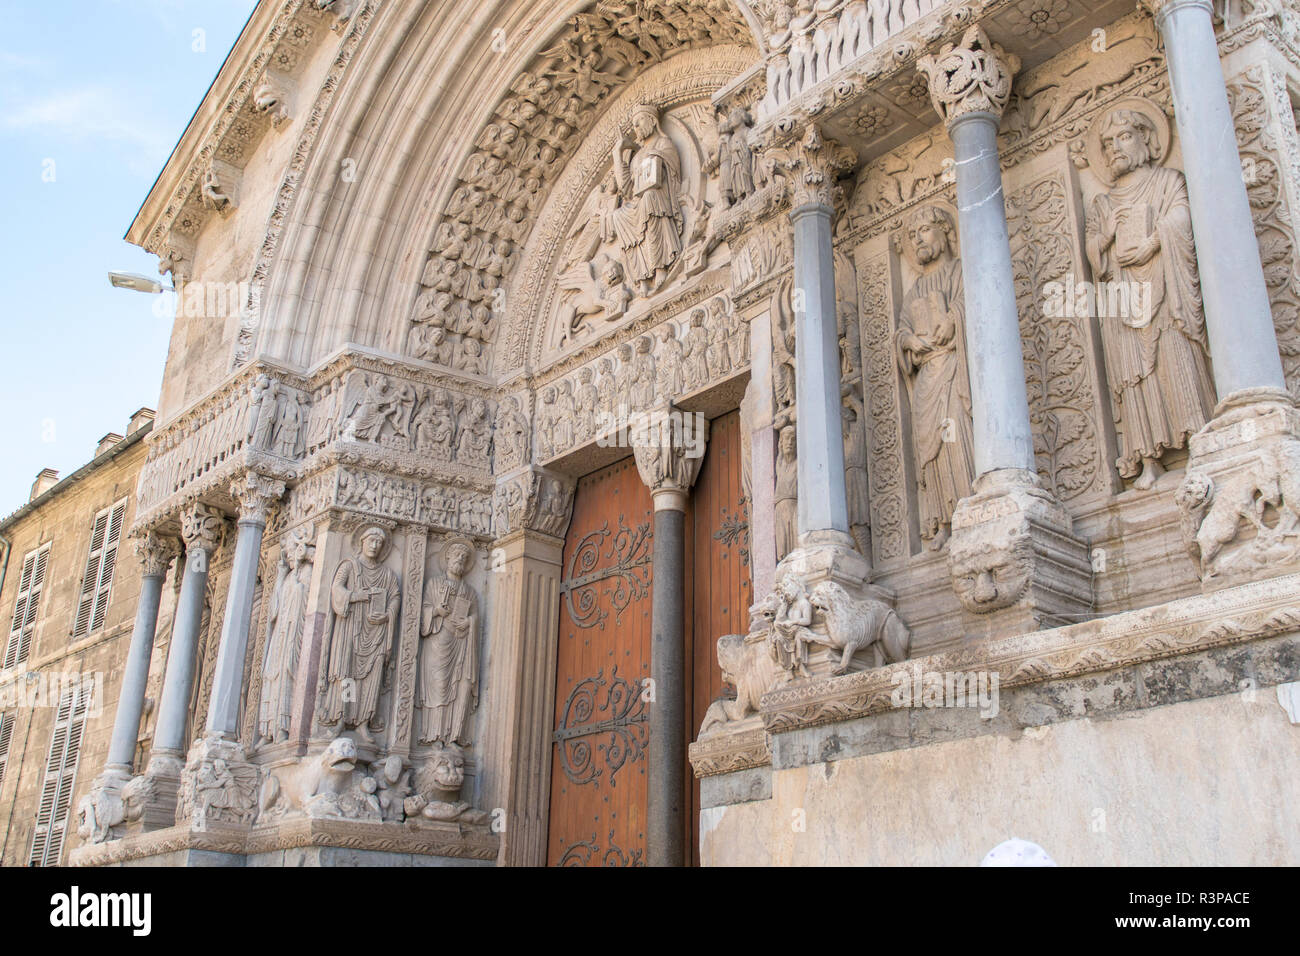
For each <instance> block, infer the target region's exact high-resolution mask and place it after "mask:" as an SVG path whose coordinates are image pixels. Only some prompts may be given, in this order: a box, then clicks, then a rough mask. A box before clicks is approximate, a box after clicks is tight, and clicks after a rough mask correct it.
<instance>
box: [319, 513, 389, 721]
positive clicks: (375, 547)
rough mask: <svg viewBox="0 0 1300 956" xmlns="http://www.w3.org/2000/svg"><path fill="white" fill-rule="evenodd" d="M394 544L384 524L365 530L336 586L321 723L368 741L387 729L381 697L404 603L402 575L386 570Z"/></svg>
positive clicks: (332, 592)
mask: <svg viewBox="0 0 1300 956" xmlns="http://www.w3.org/2000/svg"><path fill="white" fill-rule="evenodd" d="M390 543H391V542H390V539H389V536H388V532H387V531H385V530H384V529H383V528H381V527H379V526H378V525H370V526H368V527H366V528H363V529H362V531H361V534H360V537H359V541H358V545H359V547H358V553H357V556H356V558H355V559H352V560H345V561H343V562H342V563H341V564H340V565H339V567H338V570H337V571H335V572H334V580H333V582H332V583H331V585H330V610H331V611H332V612H333V622H332V625H331V628H330V641H329V664H328V667H327V669H326V671H325V687H324V688H323V695H322V701H321V716H320V722H321V723H322V724H324V725H325V726H327V727H332V726H334V725H336V724H339V723H342V724H343V726H344V727H347V728H355V729H356V730H357V731H358V733H359V734H360V735H361V737H362V738H364V739H367V740H370V739H373V738H371V731H379V730H383V729H384V722H383V718H382V717H381V716H380V714H379V697H380V694H381V693H382V691H383V684H384V671H385V669H386V668H387V665H388V658H389V656H390V654H391V653H392V648H393V641H394V636H395V635H396V633H397V624H398V619H399V616H398V607H399V605H400V604H401V600H402V591H401V581H400V580H399V578H398V576H397V572H395V571H393V570H391V569H389V568H387V567H385V566H384V558H385V557H386V556H387V553H388V550H389V546H390Z"/></svg>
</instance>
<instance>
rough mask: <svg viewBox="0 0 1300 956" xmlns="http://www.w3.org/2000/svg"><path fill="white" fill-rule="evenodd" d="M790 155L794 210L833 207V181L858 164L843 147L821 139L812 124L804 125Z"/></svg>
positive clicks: (854, 156) (820, 134)
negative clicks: (811, 205) (801, 134)
mask: <svg viewBox="0 0 1300 956" xmlns="http://www.w3.org/2000/svg"><path fill="white" fill-rule="evenodd" d="M791 152H792V154H793V155H792V157H791V162H790V167H791V170H792V172H793V175H792V176H791V182H792V183H793V186H794V197H793V198H794V203H793V205H794V208H795V209H798V208H799V207H800V206H806V205H810V204H813V203H819V204H821V205H823V206H831V207H834V206H835V180H837V179H839V178H840V177H841V176H843V175H844V174H845V173H847V172H848V171H849V170H851V169H852V168H853V166H854V164H855V163H856V162H857V161H858V157H857V154H856V153H855V152H854V151H853V150H851V149H850V148H849V147H847V146H843V145H841V144H839V143H836V142H834V141H833V140H828V139H824V138H823V137H822V133H821V130H820V129H818V128H817V124H816V123H810V124H808V131H807V132H806V133H805V134H804V138H803V139H802V140H800V142H799V145H798V146H797V147H795V148H794V149H793V150H792V151H791Z"/></svg>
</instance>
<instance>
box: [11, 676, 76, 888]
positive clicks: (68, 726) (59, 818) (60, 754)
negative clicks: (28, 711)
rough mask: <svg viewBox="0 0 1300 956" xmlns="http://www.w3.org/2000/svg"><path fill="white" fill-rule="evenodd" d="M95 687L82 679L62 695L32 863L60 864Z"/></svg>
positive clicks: (35, 832)
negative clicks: (87, 716)
mask: <svg viewBox="0 0 1300 956" xmlns="http://www.w3.org/2000/svg"><path fill="white" fill-rule="evenodd" d="M90 698H91V691H90V689H89V686H88V685H86V684H82V683H78V684H76V685H74V686H73V687H70V688H68V689H67V690H64V691H63V693H62V694H61V695H60V696H59V709H58V712H57V713H56V715H55V718H54V733H53V735H52V736H51V737H50V755H49V757H48V758H47V759H46V761H45V781H44V783H43V784H42V785H41V802H40V805H39V806H38V807H37V810H36V829H35V830H34V831H33V833H32V852H31V854H30V855H29V856H28V859H27V863H28V865H29V866H57V865H58V863H59V857H60V856H61V855H62V853H63V840H64V837H65V835H66V833H67V829H68V817H69V816H70V815H71V808H72V792H73V789H74V788H75V787H76V784H77V761H78V758H79V757H80V756H81V738H82V735H83V734H84V733H85V730H86V715H87V714H88V713H89V712H90V705H91V700H90Z"/></svg>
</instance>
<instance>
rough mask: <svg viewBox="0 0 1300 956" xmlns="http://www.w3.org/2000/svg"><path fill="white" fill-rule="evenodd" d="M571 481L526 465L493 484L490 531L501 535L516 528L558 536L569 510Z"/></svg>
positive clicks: (571, 500)
mask: <svg viewBox="0 0 1300 956" xmlns="http://www.w3.org/2000/svg"><path fill="white" fill-rule="evenodd" d="M573 493H574V482H573V480H572V479H570V478H565V477H563V476H561V475H558V474H554V473H552V472H548V471H546V470H545V469H542V468H529V469H526V470H524V471H521V472H518V473H517V474H514V475H511V476H509V477H508V478H506V479H504V480H503V481H502V482H501V483H500V484H499V485H497V489H496V496H495V501H494V503H493V516H494V521H493V533H494V535H495V536H496V537H497V538H503V537H505V536H506V535H508V534H512V533H514V532H516V531H524V530H527V531H538V532H541V533H542V534H549V535H553V536H556V537H558V536H560V535H563V534H564V530H565V528H567V527H568V524H569V516H570V514H571V512H572V509H573Z"/></svg>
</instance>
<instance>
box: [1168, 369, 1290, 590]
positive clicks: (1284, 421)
mask: <svg viewBox="0 0 1300 956" xmlns="http://www.w3.org/2000/svg"><path fill="white" fill-rule="evenodd" d="M1188 445H1189V450H1190V456H1189V459H1188V463H1187V473H1186V475H1185V476H1184V478H1183V483H1182V485H1181V486H1180V487H1179V489H1178V493H1177V496H1176V499H1175V500H1176V501H1177V502H1178V507H1179V510H1180V511H1181V512H1182V518H1183V522H1182V523H1183V535H1184V539H1185V540H1186V543H1187V549H1188V551H1189V553H1190V554H1191V556H1192V560H1193V561H1194V562H1195V563H1196V566H1197V571H1198V572H1199V574H1200V577H1201V586H1202V589H1203V590H1205V591H1207V592H1208V591H1217V590H1219V589H1221V588H1227V587H1232V586H1234V585H1237V584H1243V583H1245V582H1247V581H1252V580H1257V579H1259V578H1263V577H1277V576H1278V575H1282V574H1289V573H1292V572H1294V571H1296V570H1300V408H1297V405H1296V400H1295V398H1294V397H1293V396H1292V395H1291V394H1290V393H1289V392H1287V391H1285V390H1282V389H1276V388H1259V389H1248V390H1245V391H1240V392H1236V393H1234V394H1232V395H1229V396H1228V397H1227V398H1225V399H1224V400H1223V401H1221V402H1220V403H1219V405H1218V407H1217V408H1215V410H1214V418H1213V419H1211V421H1210V422H1209V424H1207V425H1206V426H1205V427H1204V428H1202V429H1201V430H1200V431H1199V432H1197V433H1196V434H1195V435H1193V436H1192V438H1191V440H1190V442H1189V443H1188Z"/></svg>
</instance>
